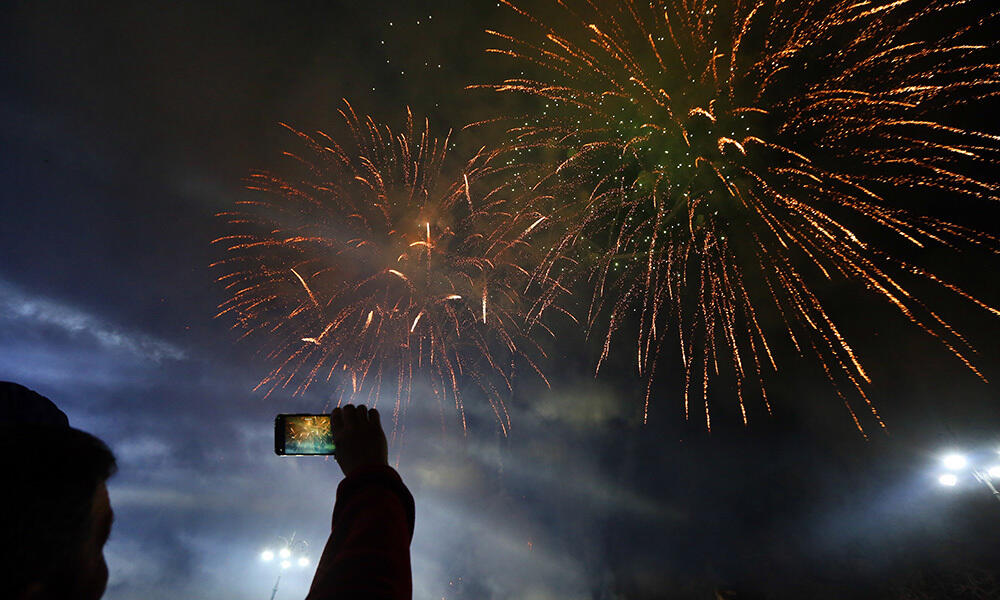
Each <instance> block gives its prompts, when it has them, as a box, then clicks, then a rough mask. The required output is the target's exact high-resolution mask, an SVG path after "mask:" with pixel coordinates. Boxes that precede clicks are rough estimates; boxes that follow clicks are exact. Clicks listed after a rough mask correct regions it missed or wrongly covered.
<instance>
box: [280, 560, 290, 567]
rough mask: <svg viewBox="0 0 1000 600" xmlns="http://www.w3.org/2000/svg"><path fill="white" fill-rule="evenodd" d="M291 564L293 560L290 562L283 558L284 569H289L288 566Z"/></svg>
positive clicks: (282, 565)
mask: <svg viewBox="0 0 1000 600" xmlns="http://www.w3.org/2000/svg"><path fill="white" fill-rule="evenodd" d="M290 566H292V563H291V562H289V561H287V560H283V561H281V568H282V569H287V568H288V567H290Z"/></svg>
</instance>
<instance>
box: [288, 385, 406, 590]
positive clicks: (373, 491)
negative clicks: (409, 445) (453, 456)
mask: <svg viewBox="0 0 1000 600" xmlns="http://www.w3.org/2000/svg"><path fill="white" fill-rule="evenodd" d="M331 421H332V424H333V437H334V442H335V443H336V445H337V451H336V454H335V457H336V459H337V462H338V463H339V464H340V466H341V469H343V471H344V474H345V475H346V478H345V479H344V480H343V481H342V482H341V483H340V485H339V486H338V487H337V500H336V504H335V505H334V509H333V529H332V531H331V533H330V538H329V540H328V541H327V543H326V547H325V548H324V549H323V556H322V557H321V558H320V562H319V565H318V566H317V568H316V575H315V577H314V578H313V583H312V588H311V589H310V591H309V596H308V597H307V600H330V599H343V598H373V599H386V600H388V599H392V600H396V599H406V600H409V598H411V596H412V579H411V572H410V540H411V539H412V537H413V522H414V505H413V496H412V495H410V492H409V490H407V489H406V486H405V485H403V480H402V479H400V477H399V474H398V473H396V471H395V470H394V469H392V468H391V467H389V465H388V460H387V456H388V449H387V444H386V440H385V433H384V432H383V431H382V425H381V422H380V420H379V414H378V411H376V410H374V409H372V410H370V411H369V410H367V409H366V408H365V407H364V406H359V407H357V408H355V407H354V406H352V405H350V404H348V405H347V406H345V407H344V408H343V409H339V408H338V409H336V410H334V411H333V414H332V415H331Z"/></svg>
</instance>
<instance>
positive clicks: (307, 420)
mask: <svg viewBox="0 0 1000 600" xmlns="http://www.w3.org/2000/svg"><path fill="white" fill-rule="evenodd" d="M334 450H336V446H335V445H334V444H333V431H332V430H331V429H330V415H328V414H325V415H310V414H283V415H278V416H276V417H274V453H275V454H277V455H279V456H311V455H318V456H323V455H328V454H333V452H334Z"/></svg>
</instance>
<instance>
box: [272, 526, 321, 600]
mask: <svg viewBox="0 0 1000 600" xmlns="http://www.w3.org/2000/svg"><path fill="white" fill-rule="evenodd" d="M280 540H281V544H280V545H279V548H278V550H277V551H275V550H272V549H270V548H265V549H264V550H262V551H261V553H260V560H261V562H263V563H266V564H269V565H270V564H276V565H277V566H278V568H279V569H280V570H279V571H278V578H277V579H276V580H275V581H274V588H272V589H271V600H274V596H275V594H277V593H278V584H279V583H281V575H282V573H284V572H285V571H287V570H288V569H290V568H292V566H293V565H294V566H297V567H298V568H300V569H304V568H305V567H308V566H309V557H308V556H307V555H306V551H307V550H308V549H309V544H307V543H306V542H305V540H296V539H295V534H294V533H293V534H292V537H290V538H287V539H286V538H280Z"/></svg>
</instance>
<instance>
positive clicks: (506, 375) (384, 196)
mask: <svg viewBox="0 0 1000 600" xmlns="http://www.w3.org/2000/svg"><path fill="white" fill-rule="evenodd" d="M345 104H346V103H345ZM340 112H341V114H342V115H343V117H344V119H345V121H346V123H347V125H348V127H349V129H350V132H351V140H350V144H349V145H348V146H347V147H346V148H345V147H343V146H341V145H340V144H338V143H337V142H336V141H335V140H334V139H333V138H331V137H329V136H327V135H326V134H324V133H321V132H318V133H315V134H311V135H309V134H305V133H302V132H298V131H295V130H294V129H291V128H290V127H289V129H290V130H291V131H293V132H294V133H295V134H296V135H297V136H298V138H299V139H300V141H301V143H302V144H303V145H304V146H305V149H306V151H305V152H303V153H301V154H300V155H292V154H288V156H290V157H292V158H294V159H295V163H296V164H297V166H298V168H299V169H300V170H301V172H302V174H301V176H300V177H299V178H295V179H292V178H285V177H281V176H278V175H275V174H272V173H269V172H254V173H252V174H251V176H250V177H249V178H248V188H249V189H250V190H253V191H255V192H258V194H256V197H255V198H254V199H252V200H245V201H242V202H238V203H237V208H236V209H235V210H232V211H227V212H224V213H220V215H219V216H220V217H222V218H223V219H225V221H226V222H227V226H228V227H229V229H230V230H231V233H230V234H229V235H225V236H223V237H220V238H219V239H217V240H215V242H214V243H217V244H220V245H223V246H224V247H225V249H226V251H227V252H226V258H225V259H224V260H222V261H220V262H218V263H216V264H215V265H213V267H217V268H219V269H221V273H222V274H221V276H220V277H219V281H221V282H222V283H224V284H225V287H226V290H227V291H228V293H229V298H228V299H227V300H226V301H225V302H223V303H222V305H221V306H220V312H219V316H222V315H230V316H232V317H234V318H235V321H236V326H237V327H239V328H242V329H243V330H244V331H245V334H244V337H247V336H257V337H258V338H259V339H260V340H261V344H262V346H263V347H264V348H265V354H266V356H267V358H268V359H270V360H272V361H274V364H275V365H276V366H275V367H274V369H273V370H272V371H271V373H270V374H269V375H268V376H267V377H265V378H264V379H263V380H262V381H261V383H260V384H259V386H258V388H263V389H266V390H267V393H268V394H270V393H271V392H272V391H273V390H274V389H276V388H285V387H288V386H292V388H293V390H294V391H295V393H302V392H304V391H305V390H306V389H307V388H308V387H309V386H310V385H311V384H313V383H314V382H316V381H317V380H320V381H324V382H326V381H330V382H332V383H333V385H334V386H335V387H336V388H337V389H338V392H337V395H338V396H339V399H338V402H339V401H343V399H344V398H345V397H349V398H361V399H365V400H366V401H367V402H369V403H370V404H373V405H375V404H377V402H378V400H379V397H380V395H381V393H382V391H383V389H384V390H386V391H387V392H391V393H392V394H394V397H395V399H396V407H395V413H394V414H395V422H396V423H397V424H398V422H399V418H400V411H401V410H405V408H406V406H408V404H409V401H410V396H411V392H412V386H413V382H414V380H415V378H423V379H421V381H423V382H426V383H427V384H428V385H429V387H430V388H431V390H432V391H433V394H434V395H435V397H436V398H437V400H438V402H439V404H440V405H441V406H442V423H443V420H444V413H443V405H444V403H446V402H447V403H452V404H454V406H455V408H456V409H457V411H458V414H459V416H460V419H461V422H462V425H463V427H464V426H465V424H466V419H465V408H464V405H463V401H462V395H461V394H460V388H461V387H462V380H463V379H467V380H471V381H474V382H475V383H477V384H478V386H479V387H480V388H481V389H482V390H483V391H484V392H485V395H486V397H487V398H488V399H489V402H490V404H491V406H492V408H493V411H494V412H495V414H496V416H497V419H498V420H499V422H500V424H501V426H502V427H503V429H504V431H505V432H506V431H507V429H508V428H509V426H510V420H509V417H508V415H507V411H506V407H505V405H504V401H503V395H504V393H505V390H509V388H510V385H511V375H512V369H513V366H514V361H515V359H525V360H527V362H528V364H529V365H531V366H532V367H533V368H535V370H537V368H536V367H535V363H534V362H532V360H531V359H530V358H528V354H527V353H525V352H524V351H523V350H525V349H527V350H534V349H537V346H536V345H534V343H533V342H531V341H530V339H528V338H527V335H526V332H527V330H528V327H529V326H530V324H527V323H525V320H524V317H523V311H522V309H521V303H522V302H521V299H520V298H521V297H522V295H523V294H524V291H525V290H524V286H525V285H526V284H527V283H528V282H529V281H530V274H529V273H528V272H527V271H526V270H525V269H523V268H522V267H519V266H518V265H517V263H518V262H519V261H521V260H523V256H524V253H525V252H530V251H531V248H530V245H529V243H528V240H529V238H530V236H531V235H532V234H533V233H534V231H536V230H540V229H541V227H540V225H541V223H542V222H543V221H544V219H543V218H542V217H541V216H540V215H537V214H533V213H518V212H507V210H506V208H507V204H508V203H509V202H510V196H505V197H504V199H500V198H501V196H504V193H505V192H506V190H505V188H504V187H503V185H499V186H493V187H489V186H490V184H489V181H491V180H494V179H502V176H498V177H494V176H497V174H498V173H502V171H503V168H502V167H494V166H493V165H492V162H491V160H492V157H491V156H490V155H489V154H488V153H486V152H483V151H481V152H479V153H478V154H476V155H475V156H474V157H473V158H472V159H471V160H469V161H468V162H467V163H466V164H465V165H464V169H462V170H461V171H459V176H458V177H455V178H448V177H446V176H445V175H444V174H443V170H444V169H445V168H446V162H447V161H446V159H447V147H448V144H449V141H448V138H445V139H444V140H438V139H436V138H434V137H432V136H431V134H430V133H429V131H428V127H429V125H428V124H427V123H426V121H425V124H424V130H423V131H422V132H417V131H415V130H414V124H413V117H412V114H410V113H409V111H407V114H408V119H407V125H406V129H405V131H403V132H402V133H398V134H397V133H394V132H393V131H391V130H390V129H389V128H388V127H387V126H385V125H381V124H379V123H376V122H375V121H374V120H372V119H371V117H367V118H364V119H360V118H358V116H357V115H356V114H355V113H354V111H353V109H352V108H351V106H350V105H349V104H346V106H345V108H344V109H342V110H341V111H340ZM286 127H287V126H286ZM525 345H527V347H526V348H525ZM539 375H541V372H540V371H539Z"/></svg>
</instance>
